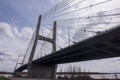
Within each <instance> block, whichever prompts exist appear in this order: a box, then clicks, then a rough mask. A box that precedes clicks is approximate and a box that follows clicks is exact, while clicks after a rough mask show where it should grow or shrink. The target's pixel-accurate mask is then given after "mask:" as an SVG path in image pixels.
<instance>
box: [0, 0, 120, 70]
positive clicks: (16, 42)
mask: <svg viewBox="0 0 120 80" xmlns="http://www.w3.org/2000/svg"><path fill="white" fill-rule="evenodd" d="M59 1H61V0H0V64H3V65H0V71H13V70H14V67H15V64H16V59H17V56H18V55H20V56H22V57H21V60H22V58H23V55H24V54H25V52H26V49H27V45H28V43H29V41H30V39H31V36H32V34H33V32H34V28H35V27H36V24H37V20H38V16H39V15H40V14H44V13H45V12H46V11H48V10H49V9H51V8H52V7H53V6H55V5H56V4H57V3H58V2H59ZM76 1H79V0H76ZM87 1H88V2H86V3H84V4H82V5H77V6H75V7H73V8H72V9H69V10H75V9H77V8H81V7H82V6H85V5H89V3H97V2H98V1H97V0H87ZM91 1H92V2H91ZM100 1H105V0H100ZM71 5H72V4H71ZM115 8H120V6H119V0H111V2H110V3H106V4H103V5H102V7H101V6H97V7H96V8H91V9H87V10H86V11H84V10H83V11H81V12H77V13H74V15H75V16H71V14H70V15H69V16H68V17H78V16H81V15H83V16H85V15H88V14H90V13H91V14H93V13H96V15H98V14H99V12H102V11H104V10H110V9H115ZM69 10H68V11H69ZM66 12H67V11H66ZM61 13H64V12H60V13H59V14H61ZM78 14H81V15H78ZM60 18H65V17H64V16H63V17H60ZM100 19H101V20H102V18H100ZM100 19H98V20H100ZM93 21H94V20H93ZM109 21H110V20H109ZM113 21H116V20H113ZM101 22H102V21H101ZM93 23H95V24H96V22H93ZM97 24H98V23H97ZM90 26H92V27H93V25H89V27H90ZM84 27H88V25H86V26H84ZM98 27H100V28H101V25H100V26H98ZM104 27H105V25H104V26H103V25H102V28H104ZM75 28H76V30H74V32H72V33H73V37H76V40H77V41H79V39H84V38H85V37H88V36H91V35H93V34H90V33H83V32H82V33H81V32H80V31H77V28H78V27H75ZM48 32H50V31H49V30H48V29H46V30H45V32H44V33H48ZM58 32H59V33H60V34H61V33H65V34H66V33H67V32H66V31H65V29H63V31H62V30H58ZM81 34H82V35H81ZM65 36H67V35H65ZM78 36H80V38H79V37H78ZM59 38H60V39H59V40H58V43H59V44H60V46H63V47H64V46H66V45H65V44H67V43H65V42H64V40H63V39H62V38H61V37H59ZM78 38H79V39H78ZM76 64H78V65H80V66H81V67H82V69H86V70H90V71H99V72H100V71H104V72H119V71H120V68H119V67H118V66H120V62H119V58H114V59H107V60H96V61H88V62H80V63H75V65H76ZM118 64H119V65H118ZM67 65H68V64H67ZM8 66H9V67H8ZM65 66H66V64H64V65H60V67H62V68H64V69H66V67H65ZM108 66H109V68H108ZM113 67H114V68H113Z"/></svg>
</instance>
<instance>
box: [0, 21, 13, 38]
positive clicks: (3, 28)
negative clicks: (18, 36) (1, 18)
mask: <svg viewBox="0 0 120 80" xmlns="http://www.w3.org/2000/svg"><path fill="white" fill-rule="evenodd" d="M0 33H4V34H3V35H5V36H7V37H14V34H13V32H12V26H11V25H10V24H7V23H4V22H0Z"/></svg>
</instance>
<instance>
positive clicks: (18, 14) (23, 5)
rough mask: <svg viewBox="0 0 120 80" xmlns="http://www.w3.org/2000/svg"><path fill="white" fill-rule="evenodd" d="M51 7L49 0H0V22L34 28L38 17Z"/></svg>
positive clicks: (51, 2)
mask: <svg viewBox="0 0 120 80" xmlns="http://www.w3.org/2000/svg"><path fill="white" fill-rule="evenodd" d="M53 5H54V3H53V1H51V0H29V1H27V0H12V1H10V0H0V10H1V11H0V21H2V22H7V23H12V24H15V25H17V26H20V27H24V26H31V27H34V26H35V25H36V21H37V18H38V16H39V15H40V14H43V13H45V12H46V11H48V10H49V9H50V8H51V7H53Z"/></svg>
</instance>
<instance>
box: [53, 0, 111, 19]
mask: <svg viewBox="0 0 120 80" xmlns="http://www.w3.org/2000/svg"><path fill="white" fill-rule="evenodd" d="M109 1H111V0H106V1H103V2H99V3H96V4H93V5H90V6H86V7H83V8H80V9H76V10H73V11H69V12H66V13H63V14H60V15H56V16H53V17H52V18H55V17H59V16H63V15H68V14H70V13H73V12H76V11H80V10H83V9H87V8H90V7H94V6H97V5H100V4H103V3H106V2H109Z"/></svg>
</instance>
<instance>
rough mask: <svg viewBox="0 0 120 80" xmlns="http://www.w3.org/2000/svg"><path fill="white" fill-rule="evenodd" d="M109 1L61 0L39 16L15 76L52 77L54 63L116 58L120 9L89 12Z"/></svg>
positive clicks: (118, 48) (118, 51)
mask: <svg viewBox="0 0 120 80" xmlns="http://www.w3.org/2000/svg"><path fill="white" fill-rule="evenodd" d="M112 1H113V0H101V1H97V2H91V1H90V0H76V1H75V0H63V1H61V2H60V3H58V4H57V5H56V6H55V7H53V8H52V9H50V10H49V11H48V12H46V13H45V14H44V15H42V16H40V17H39V19H38V24H37V27H36V29H35V31H34V33H33V36H32V38H31V40H30V43H29V45H28V49H27V51H26V54H25V55H24V58H23V65H22V66H20V67H18V68H17V69H16V70H15V73H16V74H17V73H19V72H22V71H23V70H25V69H27V70H28V74H29V77H33V78H54V77H55V73H56V69H57V66H56V65H57V64H62V63H70V62H78V61H87V60H95V59H103V58H111V57H119V56H120V54H119V53H120V38H119V37H120V35H119V34H120V26H119V24H120V22H119V20H120V8H118V7H116V8H112V9H111V8H110V9H106V10H103V11H100V10H98V12H96V11H91V9H93V8H95V7H97V8H98V9H99V8H100V9H101V6H103V5H107V4H110V3H111V2H112ZM88 3H89V4H88ZM102 9H103V8H102ZM85 11H86V12H85ZM90 12H91V13H90ZM46 33H47V34H46Z"/></svg>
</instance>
